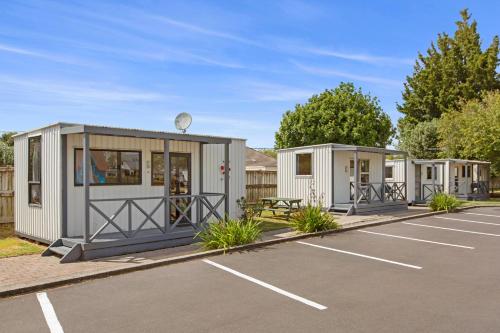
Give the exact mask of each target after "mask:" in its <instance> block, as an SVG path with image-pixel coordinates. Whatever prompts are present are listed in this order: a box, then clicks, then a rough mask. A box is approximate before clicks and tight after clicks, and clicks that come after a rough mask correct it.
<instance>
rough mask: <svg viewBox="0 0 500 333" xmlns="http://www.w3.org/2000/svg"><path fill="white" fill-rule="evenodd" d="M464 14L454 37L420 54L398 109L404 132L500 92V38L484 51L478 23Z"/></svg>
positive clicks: (440, 39) (444, 38)
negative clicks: (463, 103)
mask: <svg viewBox="0 0 500 333" xmlns="http://www.w3.org/2000/svg"><path fill="white" fill-rule="evenodd" d="M460 14H461V18H462V19H461V20H460V21H458V22H456V26H457V29H456V31H455V33H454V35H453V36H449V35H448V34H446V33H442V34H439V35H438V38H437V41H436V42H435V43H434V42H433V43H432V44H431V46H430V48H429V49H428V50H427V53H426V54H425V55H424V54H421V53H419V54H418V59H417V61H416V62H415V66H414V71H413V74H412V75H411V76H408V77H407V78H406V82H405V84H404V91H403V96H402V97H403V102H402V104H398V106H397V107H398V110H399V111H400V112H401V113H403V118H401V119H400V121H399V124H398V127H399V130H400V132H403V131H404V130H410V129H411V128H412V127H413V126H414V125H415V124H417V123H418V122H421V121H430V120H432V119H435V118H439V117H441V115H442V114H444V113H446V112H448V111H453V110H456V109H457V108H458V106H459V104H460V102H461V101H462V100H472V99H477V98H480V97H481V94H482V93H483V92H484V91H491V90H495V89H498V88H500V76H499V74H498V73H497V72H496V69H497V66H498V64H499V59H498V52H499V39H498V36H495V37H494V38H493V41H492V42H491V44H490V46H489V47H488V48H486V49H485V50H484V51H483V50H482V49H481V39H480V36H479V33H478V32H477V23H476V21H475V20H472V22H471V16H470V14H469V12H468V11H467V9H465V10H463V11H461V12H460ZM401 139H403V140H404V136H403V135H402V137H401Z"/></svg>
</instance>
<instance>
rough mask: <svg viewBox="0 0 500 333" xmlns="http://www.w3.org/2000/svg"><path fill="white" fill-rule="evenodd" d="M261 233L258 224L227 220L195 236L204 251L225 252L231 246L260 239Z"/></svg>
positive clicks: (252, 221) (249, 221) (214, 224)
mask: <svg viewBox="0 0 500 333" xmlns="http://www.w3.org/2000/svg"><path fill="white" fill-rule="evenodd" d="M261 233H262V230H261V228H260V223H259V222H256V221H254V220H247V221H241V220H234V219H229V220H226V221H222V222H220V223H211V224H209V226H208V227H207V228H206V229H205V230H203V231H201V232H199V233H198V234H197V236H198V237H199V238H200V239H201V241H202V243H203V247H204V248H205V249H209V250H213V249H224V250H227V249H228V248H230V247H233V246H238V245H244V244H250V243H253V242H255V241H256V240H257V239H258V238H259V237H260V235H261Z"/></svg>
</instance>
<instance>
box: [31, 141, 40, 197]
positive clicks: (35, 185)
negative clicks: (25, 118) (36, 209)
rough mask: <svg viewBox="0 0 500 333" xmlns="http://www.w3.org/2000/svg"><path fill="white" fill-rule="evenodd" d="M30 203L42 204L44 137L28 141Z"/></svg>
mask: <svg viewBox="0 0 500 333" xmlns="http://www.w3.org/2000/svg"><path fill="white" fill-rule="evenodd" d="M28 191H29V199H28V200H29V201H28V202H29V203H30V204H35V205H41V204H42V137H41V136H36V137H32V138H29V139H28Z"/></svg>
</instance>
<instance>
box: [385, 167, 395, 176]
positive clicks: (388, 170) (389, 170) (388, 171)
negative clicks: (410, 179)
mask: <svg viewBox="0 0 500 333" xmlns="http://www.w3.org/2000/svg"><path fill="white" fill-rule="evenodd" d="M393 172H394V167H393V166H386V167H385V178H391V179H392V178H393V177H394V176H393Z"/></svg>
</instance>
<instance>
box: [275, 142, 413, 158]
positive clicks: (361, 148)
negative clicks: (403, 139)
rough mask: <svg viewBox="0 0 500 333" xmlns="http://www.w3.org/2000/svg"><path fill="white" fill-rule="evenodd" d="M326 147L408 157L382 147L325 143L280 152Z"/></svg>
mask: <svg viewBox="0 0 500 333" xmlns="http://www.w3.org/2000/svg"><path fill="white" fill-rule="evenodd" d="M325 146H330V147H331V148H332V150H337V151H359V152H367V153H379V154H384V153H385V154H397V155H407V152H405V151H402V150H396V149H388V148H380V147H368V146H355V145H345V144H341V143H323V144H319V145H310V146H300V147H293V148H284V149H278V152H280V151H286V150H298V149H304V148H315V147H325Z"/></svg>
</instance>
